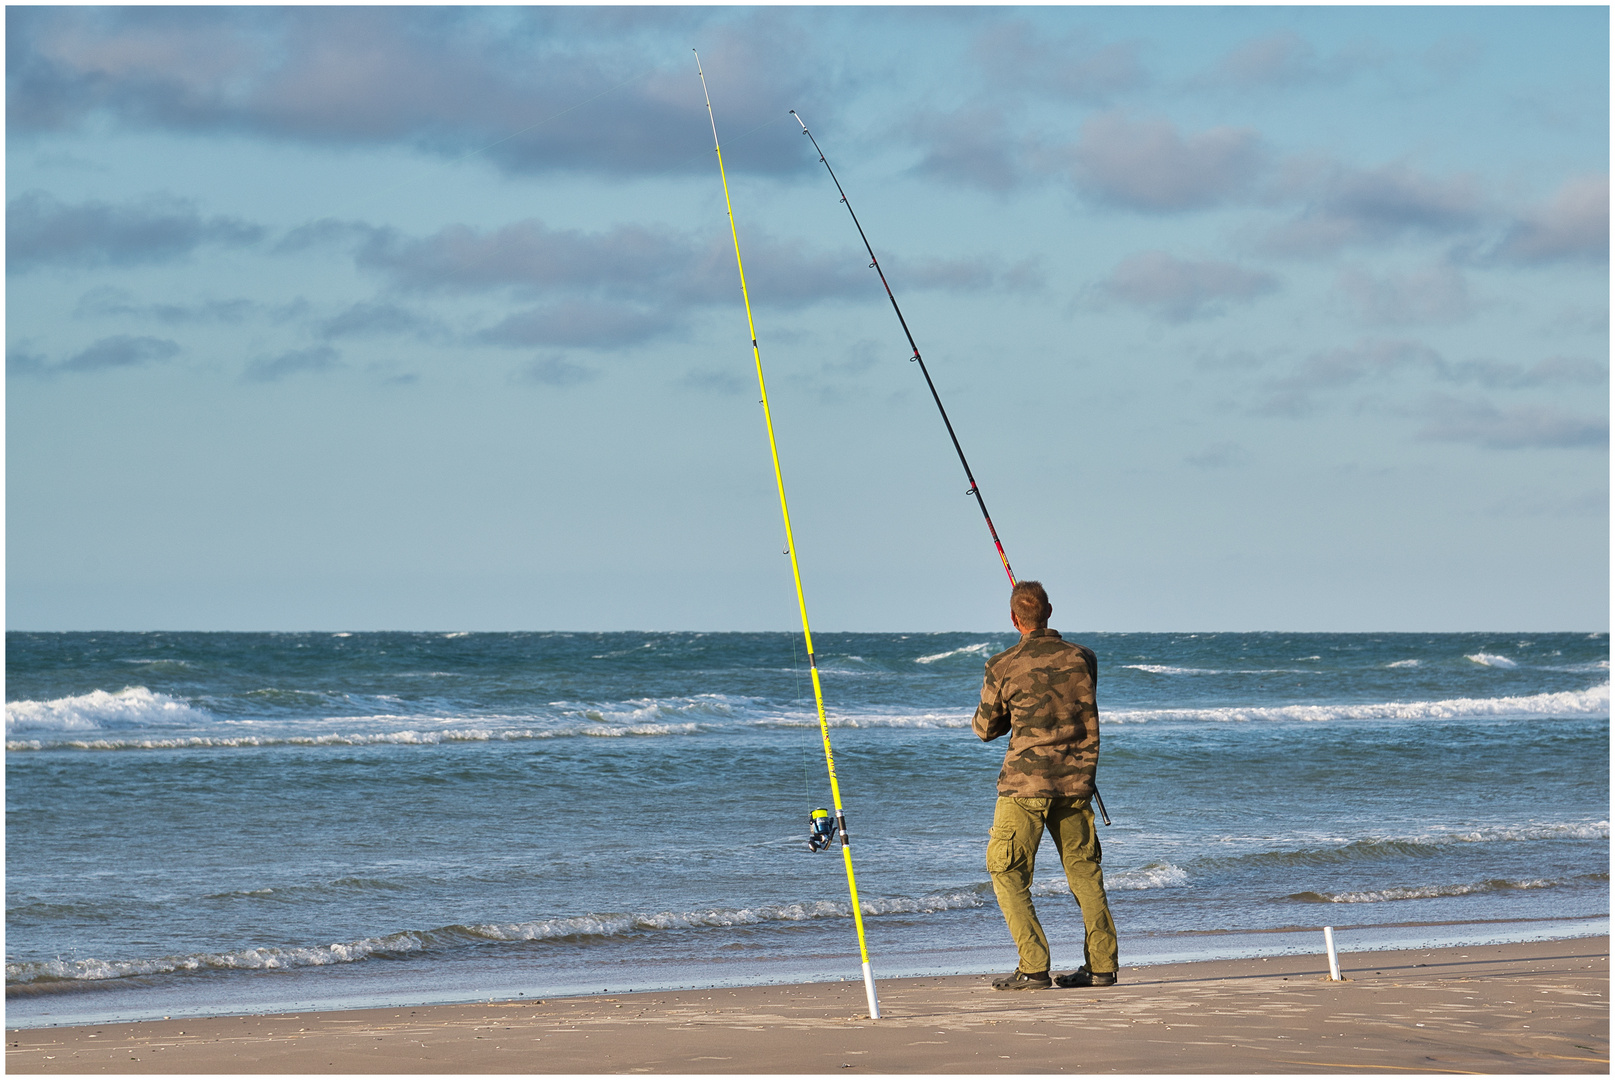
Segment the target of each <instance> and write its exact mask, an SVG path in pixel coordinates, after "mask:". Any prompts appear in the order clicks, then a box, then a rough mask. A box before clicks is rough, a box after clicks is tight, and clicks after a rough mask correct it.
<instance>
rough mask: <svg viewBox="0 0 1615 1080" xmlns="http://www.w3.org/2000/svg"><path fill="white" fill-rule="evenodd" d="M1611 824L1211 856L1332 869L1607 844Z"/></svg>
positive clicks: (1225, 861)
mask: <svg viewBox="0 0 1615 1080" xmlns="http://www.w3.org/2000/svg"><path fill="white" fill-rule="evenodd" d="M1608 839H1609V822H1608V821H1578V822H1531V823H1529V824H1524V825H1491V826H1484V827H1481V828H1476V829H1438V830H1433V831H1431V832H1427V833H1418V834H1411V835H1404V836H1380V837H1369V838H1364V839H1346V838H1343V837H1342V838H1319V839H1318V840H1316V841H1313V842H1310V843H1303V844H1298V845H1297V846H1295V847H1289V848H1277V849H1273V850H1269V851H1259V852H1253V853H1251V854H1247V855H1233V856H1229V857H1227V858H1212V859H1210V860H1208V862H1209V863H1210V864H1212V865H1248V864H1258V865H1259V864H1269V865H1279V866H1328V865H1337V864H1341V863H1353V862H1379V861H1383V860H1386V859H1396V858H1398V857H1401V858H1420V857H1426V856H1429V855H1432V854H1434V853H1436V852H1437V851H1440V850H1442V849H1444V848H1448V847H1450V846H1452V845H1454V844H1507V843H1524V842H1531V841H1538V840H1608Z"/></svg>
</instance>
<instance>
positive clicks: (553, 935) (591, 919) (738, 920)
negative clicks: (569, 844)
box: [6, 884, 992, 993]
mask: <svg viewBox="0 0 1615 1080" xmlns="http://www.w3.org/2000/svg"><path fill="white" fill-rule="evenodd" d="M991 902H992V890H991V887H990V886H988V885H986V884H982V885H979V886H976V887H974V888H969V889H956V890H950V891H943V892H935V893H928V894H926V895H924V896H913V897H910V896H893V897H877V898H868V897H866V898H864V899H863V900H862V901H861V902H860V904H859V907H860V908H861V910H862V912H863V914H864V915H865V916H866V917H871V918H875V917H880V916H885V915H912V914H921V915H923V914H930V913H933V912H939V911H953V910H958V909H961V908H980V907H985V906H987V905H988V904H989V903H991ZM851 914H852V907H851V905H850V904H849V903H848V902H847V901H845V900H840V901H836V900H804V901H799V902H795V903H788V904H764V905H758V906H756V907H742V908H706V909H702V910H697V911H656V912H643V913H638V914H626V913H625V914H616V913H601V914H590V915H571V916H558V917H556V918H549V919H534V920H531V921H528V922H517V923H474V924H470V925H462V924H456V925H452V926H442V927H438V928H437V929H435V930H403V931H399V932H397V933H393V934H387V935H384V936H380V937H368V938H361V939H359V940H357V941H346V942H336V943H334V944H329V945H310V946H292V947H280V948H254V949H239V950H235V951H231V952H204V953H191V954H188V955H182V956H174V955H170V956H159V957H142V958H135V959H129V960H100V959H95V958H89V959H83V960H64V959H61V958H57V959H53V960H44V961H8V962H7V963H6V987H7V991H8V993H9V992H12V991H13V990H15V989H16V988H18V987H20V986H27V985H30V984H40V983H63V982H69V983H71V982H83V983H92V982H104V981H106V980H109V979H122V978H128V977H131V976H150V975H176V974H188V973H193V972H214V971H274V970H283V969H289V968H307V967H325V966H328V965H332V964H352V963H358V962H360V961H363V960H369V959H371V958H388V957H398V956H403V955H405V954H410V953H423V952H444V951H448V950H452V949H455V948H459V947H464V946H468V945H478V944H486V943H488V942H513V943H514V942H549V941H556V942H562V941H577V940H579V939H586V938H600V937H611V938H617V937H626V936H630V935H635V934H646V933H658V932H665V931H670V930H699V929H702V928H704V927H732V926H757V925H765V924H770V923H798V922H809V921H812V920H816V919H844V918H850V917H851Z"/></svg>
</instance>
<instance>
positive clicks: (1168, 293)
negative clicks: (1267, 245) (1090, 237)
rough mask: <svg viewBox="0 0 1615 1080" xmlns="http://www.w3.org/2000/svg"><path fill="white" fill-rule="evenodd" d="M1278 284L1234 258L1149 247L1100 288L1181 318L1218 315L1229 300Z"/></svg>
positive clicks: (1244, 299) (1245, 299) (1240, 299)
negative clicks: (1194, 255)
mask: <svg viewBox="0 0 1615 1080" xmlns="http://www.w3.org/2000/svg"><path fill="white" fill-rule="evenodd" d="M1277 288H1278V282H1277V280H1276V279H1275V278H1274V277H1273V276H1272V275H1271V274H1265V273H1262V272H1261V271H1257V270H1246V269H1245V268H1243V267H1240V266H1236V265H1234V264H1233V263H1228V262H1220V261H1216V260H1191V259H1179V258H1176V257H1175V256H1172V255H1168V254H1167V253H1166V252H1164V251H1145V252H1141V253H1140V254H1137V255H1131V256H1129V257H1127V258H1126V259H1123V260H1122V261H1121V262H1120V263H1118V264H1117V265H1116V268H1115V269H1114V270H1112V271H1111V273H1110V276H1109V277H1108V278H1106V279H1105V280H1104V281H1102V282H1100V283H1099V285H1098V286H1097V291H1098V292H1099V293H1101V294H1102V295H1104V296H1108V297H1110V298H1112V299H1115V300H1119V301H1121V302H1123V303H1126V304H1132V305H1134V306H1137V307H1143V308H1151V309H1153V310H1155V311H1156V312H1158V313H1159V314H1161V315H1162V316H1164V317H1165V318H1168V319H1170V320H1172V321H1174V322H1182V321H1186V320H1189V319H1194V318H1199V317H1202V316H1206V315H1214V314H1218V313H1219V312H1221V311H1222V310H1223V307H1224V305H1225V304H1226V303H1228V302H1249V301H1251V300H1254V299H1256V298H1257V297H1258V296H1262V295H1264V294H1266V293H1270V292H1273V291H1274V290H1275V289H1277Z"/></svg>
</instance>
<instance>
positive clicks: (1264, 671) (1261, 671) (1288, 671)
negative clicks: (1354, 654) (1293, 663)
mask: <svg viewBox="0 0 1615 1080" xmlns="http://www.w3.org/2000/svg"><path fill="white" fill-rule="evenodd" d="M1300 659H1302V660H1305V659H1308V658H1307V657H1304V656H1303V657H1301V658H1300ZM1312 659H1317V658H1316V657H1312ZM1122 667H1124V668H1131V669H1132V670H1133V671H1147V672H1149V673H1150V674H1151V675H1317V674H1319V672H1316V671H1312V670H1310V669H1306V668H1303V669H1301V670H1296V669H1295V668H1192V667H1172V666H1171V665H1170V664H1123V665H1122Z"/></svg>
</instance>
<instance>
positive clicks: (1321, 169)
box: [1262, 161, 1484, 256]
mask: <svg viewBox="0 0 1615 1080" xmlns="http://www.w3.org/2000/svg"><path fill="white" fill-rule="evenodd" d="M1274 195H1275V197H1276V198H1277V199H1278V200H1280V201H1290V200H1299V201H1301V202H1302V203H1303V204H1304V206H1305V209H1303V211H1302V212H1301V213H1300V214H1299V215H1298V216H1296V217H1294V218H1292V219H1291V220H1290V221H1288V222H1285V223H1283V224H1282V225H1279V226H1278V227H1276V228H1274V229H1272V230H1270V231H1269V232H1268V234H1267V235H1266V237H1265V238H1264V239H1263V242H1262V246H1263V247H1264V248H1265V249H1266V250H1268V251H1271V252H1274V253H1276V254H1284V255H1299V256H1319V255H1331V254H1333V253H1335V252H1336V251H1338V250H1339V249H1340V248H1342V247H1346V246H1348V245H1353V244H1365V243H1383V242H1387V241H1391V240H1397V239H1400V238H1402V237H1404V236H1408V235H1421V236H1446V235H1452V234H1455V233H1461V232H1463V231H1465V230H1469V229H1473V228H1474V227H1476V226H1477V225H1479V224H1481V223H1482V221H1483V220H1484V216H1483V205H1482V199H1481V193H1480V189H1479V187H1478V185H1477V183H1476V181H1475V179H1474V178H1473V177H1470V176H1454V177H1449V178H1446V179H1437V178H1434V177H1431V176H1427V175H1425V174H1423V173H1420V172H1418V171H1417V170H1415V169H1413V168H1412V167H1411V166H1408V165H1405V164H1392V165H1384V166H1381V167H1379V168H1376V169H1355V168H1351V167H1349V166H1346V165H1342V164H1340V163H1338V162H1319V161H1293V162H1290V163H1289V164H1288V165H1287V166H1286V167H1285V170H1284V175H1283V176H1281V178H1280V179H1279V182H1278V183H1277V185H1276V186H1275V189H1274Z"/></svg>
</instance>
